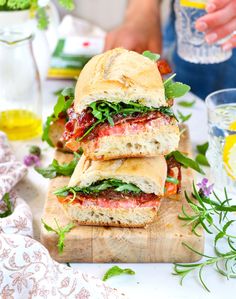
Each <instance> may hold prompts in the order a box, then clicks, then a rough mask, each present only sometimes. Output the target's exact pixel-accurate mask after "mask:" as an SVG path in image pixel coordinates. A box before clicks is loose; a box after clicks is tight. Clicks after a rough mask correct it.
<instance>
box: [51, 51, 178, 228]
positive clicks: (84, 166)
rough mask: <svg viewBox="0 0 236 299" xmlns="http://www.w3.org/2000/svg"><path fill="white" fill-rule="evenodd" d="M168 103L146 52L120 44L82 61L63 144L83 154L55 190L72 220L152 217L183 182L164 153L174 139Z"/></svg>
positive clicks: (130, 222) (120, 222)
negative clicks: (69, 174) (134, 50)
mask: <svg viewBox="0 0 236 299" xmlns="http://www.w3.org/2000/svg"><path fill="white" fill-rule="evenodd" d="M151 58H152V57H151ZM169 83H170V81H169ZM169 83H168V82H167V81H166V83H165V84H166V85H168V84H169ZM169 94H170V95H171V91H170V92H169ZM169 97H170V96H169ZM172 104H173V100H172V99H168V98H167V97H166V93H165V86H164V83H163V79H162V77H161V75H160V72H159V70H158V68H157V64H156V63H155V61H153V60H152V59H150V57H145V56H144V55H140V54H137V53H135V52H132V51H128V50H125V49H120V48H118V49H114V50H111V51H108V52H106V53H104V54H101V55H98V56H95V57H94V58H92V59H91V60H90V61H89V62H88V63H87V65H86V66H85V67H84V69H83V70H82V72H81V74H80V77H79V79H78V81H77V85H76V89H75V98H74V102H73V104H72V106H71V107H70V108H69V109H68V110H67V113H68V119H67V123H66V124H65V131H64V140H65V142H66V147H67V148H69V149H70V150H71V151H73V152H76V151H78V150H79V149H80V148H82V149H83V152H84V154H83V156H82V157H81V159H80V160H79V162H78V164H77V166H76V168H75V170H74V173H73V175H72V177H71V179H70V182H69V185H68V186H66V187H64V188H61V189H60V190H57V191H56V192H55V194H56V195H57V198H58V200H59V202H60V203H61V204H62V206H63V208H64V209H65V211H66V212H67V214H68V215H69V217H70V218H72V219H73V220H75V221H77V222H78V223H79V224H83V225H102V226H119V227H144V226H146V225H147V224H148V223H151V222H153V220H154V219H155V216H156V214H157V211H158V208H159V207H160V203H161V200H162V198H163V197H164V196H168V195H170V194H175V193H177V192H178V191H179V190H180V184H181V173H180V167H179V164H178V162H177V161H176V160H175V159H174V156H172V155H171V154H170V153H171V152H173V151H175V150H176V149H177V148H178V143H179V137H180V132H179V128H178V124H177V120H176V118H175V116H174V114H173V112H172V110H171V105H172Z"/></svg>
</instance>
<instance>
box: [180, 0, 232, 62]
mask: <svg viewBox="0 0 236 299" xmlns="http://www.w3.org/2000/svg"><path fill="white" fill-rule="evenodd" d="M175 13H176V23H175V27H176V33H177V51H178V54H179V56H180V57H181V58H183V59H184V60H187V61H189V62H192V63H204V64H210V63H219V62H223V61H226V60H228V59H229V58H230V57H231V56H232V51H223V50H222V48H221V44H222V43H223V42H224V41H223V40H222V41H219V42H218V43H216V44H213V45H208V44H207V42H206V41H205V34H204V33H202V32H199V31H198V30H196V29H195V23H196V20H197V19H198V18H200V17H202V16H203V15H205V14H206V11H205V10H204V9H197V8H194V7H187V6H181V5H180V0H175Z"/></svg>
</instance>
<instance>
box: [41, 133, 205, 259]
mask: <svg viewBox="0 0 236 299" xmlns="http://www.w3.org/2000/svg"><path fill="white" fill-rule="evenodd" d="M179 149H180V150H181V151H183V152H189V153H191V144H190V138H189V134H188V131H187V130H186V131H185V132H184V133H183V134H182V135H181V142H180V146H179ZM55 158H56V159H57V160H58V161H59V162H68V161H70V160H71V159H72V158H73V156H72V155H71V154H64V153H60V152H56V155H55ZM68 181H69V178H67V177H57V178H55V179H52V180H51V182H50V184H49V191H48V196H47V198H46V202H45V208H44V212H43V216H42V218H43V219H44V221H45V222H46V223H47V224H49V225H51V226H52V227H55V222H54V219H55V218H56V219H57V221H58V223H59V224H60V225H61V226H64V225H66V224H67V223H69V222H70V219H68V218H67V216H66V215H65V214H64V211H63V210H62V208H61V206H60V204H59V203H58V201H57V199H56V196H55V195H53V191H54V190H56V189H58V188H60V187H63V186H65V185H66V184H67V183H68ZM192 181H193V174H192V171H191V170H189V169H183V182H182V190H183V191H184V190H189V191H191V186H192ZM183 193H184V192H182V194H181V195H180V196H178V199H176V198H172V199H170V198H165V199H164V200H163V201H162V205H161V208H160V210H159V211H158V215H157V219H156V221H155V222H154V223H153V224H151V225H149V226H148V227H147V228H116V227H95V226H77V227H75V228H73V229H72V230H71V231H70V232H69V233H68V234H66V238H65V248H64V252H63V253H62V254H58V250H57V241H58V238H57V236H56V234H54V233H52V232H47V231H46V230H45V229H44V227H43V226H42V227H41V242H42V243H43V244H44V246H45V247H46V248H47V249H48V250H49V252H50V253H51V256H52V257H53V258H54V259H55V260H56V261H59V262H90V263H108V262H116V263H119V262H120V263H154V262H171V263H173V262H194V261H197V260H199V255H197V254H195V253H193V252H192V251H190V250H188V249H186V248H185V247H184V246H183V245H182V243H183V242H185V243H187V244H188V245H190V246H192V247H193V248H194V249H196V250H197V251H200V252H203V250H204V236H203V232H202V236H201V237H197V236H196V235H194V234H193V233H192V232H191V226H186V225H184V222H183V221H181V220H179V219H178V215H179V214H180V213H181V208H182V205H186V208H187V209H188V207H187V203H186V201H185V198H184V195H183Z"/></svg>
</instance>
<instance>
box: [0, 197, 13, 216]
mask: <svg viewBox="0 0 236 299" xmlns="http://www.w3.org/2000/svg"><path fill="white" fill-rule="evenodd" d="M2 200H3V202H4V203H5V206H6V210H5V211H4V212H3V213H0V218H5V217H7V216H10V215H11V214H12V212H13V207H12V204H11V201H10V195H9V193H5V194H4V195H3V198H2Z"/></svg>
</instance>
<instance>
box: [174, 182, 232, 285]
mask: <svg viewBox="0 0 236 299" xmlns="http://www.w3.org/2000/svg"><path fill="white" fill-rule="evenodd" d="M207 182H208V180H207V179H203V181H202V183H200V184H198V186H199V188H200V189H199V190H197V188H196V186H195V185H194V184H193V197H194V198H195V200H192V199H191V198H190V197H189V195H188V194H187V193H186V192H185V197H186V200H187V202H188V203H189V206H190V208H191V212H190V213H188V212H187V211H186V210H185V208H184V207H183V208H182V215H179V219H180V220H183V221H186V225H192V232H193V233H194V234H196V235H197V236H199V232H198V231H197V228H198V227H200V226H201V227H203V228H204V230H205V231H206V232H207V233H208V234H211V235H213V234H214V243H213V247H214V252H215V255H214V256H210V255H206V254H204V253H202V252H199V251H196V250H195V249H194V248H192V247H191V246H189V245H188V244H186V243H183V246H185V247H186V248H188V249H189V250H191V251H193V252H194V253H196V254H198V255H199V256H201V257H204V258H205V260H204V261H203V262H200V263H189V264H178V263H177V264H175V265H174V273H173V274H174V275H178V276H180V283H181V284H182V283H183V279H184V278H185V277H186V276H187V275H188V274H189V273H191V272H194V271H198V277H199V280H200V283H201V284H202V286H203V287H204V288H205V289H206V290H207V291H210V290H209V288H208V287H207V285H206V283H205V281H204V278H203V270H204V269H205V267H206V266H210V265H211V266H214V267H215V270H216V271H217V272H218V273H219V274H221V275H223V276H225V277H227V279H229V278H236V247H235V245H234V243H235V239H236V235H232V234H230V233H228V230H229V228H232V226H233V225H234V222H235V220H229V218H228V214H229V213H231V212H236V206H235V205H230V201H231V199H230V198H229V197H228V194H227V192H226V189H225V192H224V200H223V201H222V200H220V198H219V197H218V196H217V194H216V193H215V192H214V191H213V196H214V199H210V197H209V195H210V194H211V192H212V188H213V186H212V185H211V186H208V187H207ZM220 244H221V245H223V248H226V249H225V250H224V251H221V250H220V249H219V245H220Z"/></svg>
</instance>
